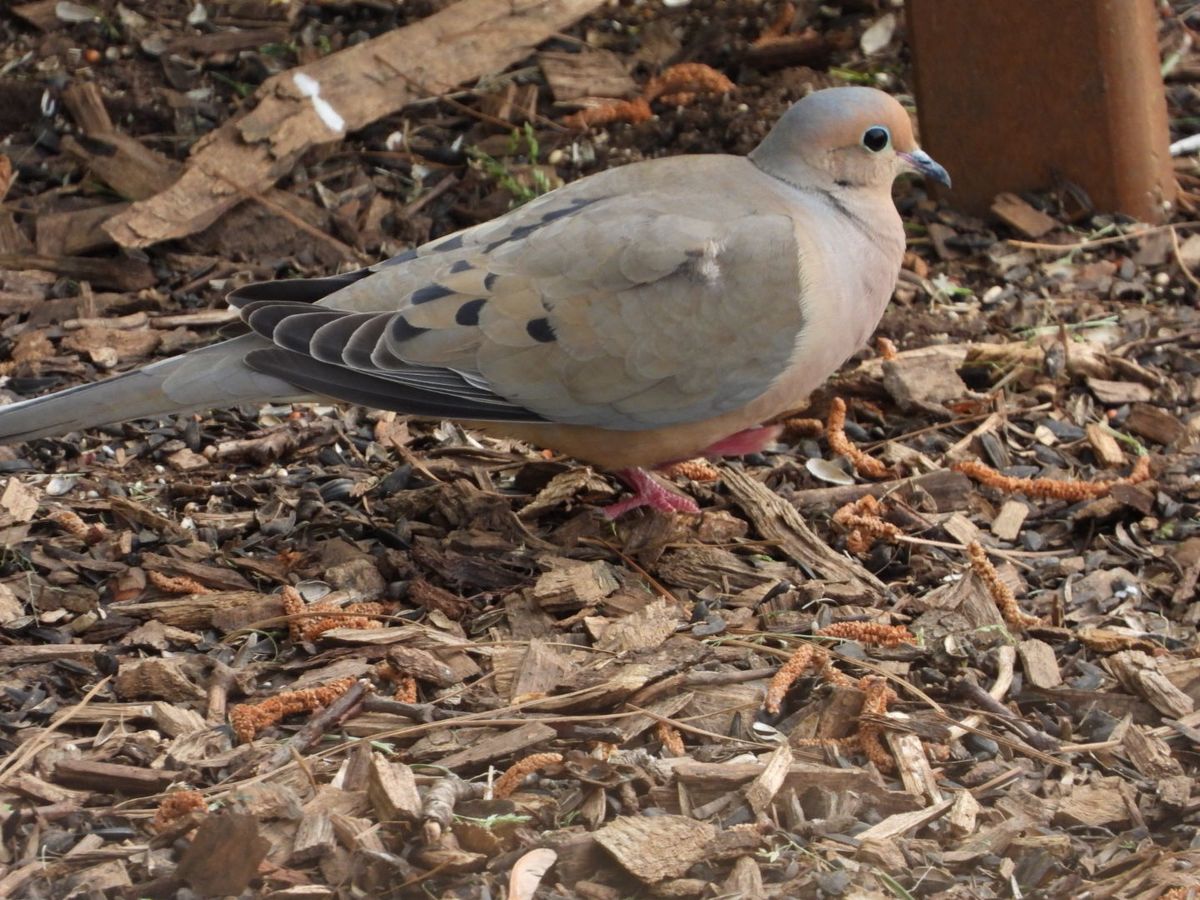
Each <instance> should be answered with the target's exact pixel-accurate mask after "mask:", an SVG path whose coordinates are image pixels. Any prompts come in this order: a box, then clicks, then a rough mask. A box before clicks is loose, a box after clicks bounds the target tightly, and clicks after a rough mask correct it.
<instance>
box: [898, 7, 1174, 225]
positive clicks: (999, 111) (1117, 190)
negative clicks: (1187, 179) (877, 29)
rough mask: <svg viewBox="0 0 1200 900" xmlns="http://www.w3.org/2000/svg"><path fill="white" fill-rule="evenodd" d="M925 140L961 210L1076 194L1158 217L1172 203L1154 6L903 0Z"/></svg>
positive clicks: (1101, 207)
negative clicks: (1050, 193) (1011, 196)
mask: <svg viewBox="0 0 1200 900" xmlns="http://www.w3.org/2000/svg"><path fill="white" fill-rule="evenodd" d="M907 12H908V30H909V42H910V45H911V47H912V50H913V54H914V56H915V60H916V91H917V112H918V115H919V118H920V123H921V143H922V145H923V146H924V147H925V149H927V150H928V151H929V152H930V153H931V154H932V155H933V157H934V158H935V159H936V160H938V162H940V163H942V164H943V165H944V166H945V167H946V168H947V169H948V170H949V171H950V174H951V175H952V176H953V178H954V190H953V191H951V192H950V193H949V194H948V195H947V199H948V201H949V202H950V204H951V205H952V206H955V207H957V208H959V209H962V210H964V211H966V212H971V213H975V214H983V213H984V212H986V211H987V209H988V208H989V207H990V205H991V203H992V199H993V198H994V197H995V195H996V194H998V193H1000V192H1001V191H1022V190H1039V189H1045V188H1048V187H1050V186H1051V185H1052V184H1053V183H1054V180H1055V177H1056V176H1060V177H1062V178H1065V179H1067V180H1069V181H1072V182H1074V183H1076V184H1078V185H1079V186H1081V187H1082V188H1083V189H1084V190H1085V191H1087V193H1088V195H1089V197H1090V198H1091V200H1092V203H1093V204H1094V205H1095V208H1096V210H1097V211H1100V212H1122V213H1125V214H1127V215H1129V216H1133V217H1134V218H1137V219H1141V220H1143V221H1148V222H1158V221H1162V219H1163V218H1164V217H1165V205H1166V204H1169V203H1170V202H1171V201H1172V200H1173V199H1174V196H1175V178H1174V174H1173V171H1172V168H1171V158H1170V154H1169V153H1168V149H1167V148H1168V143H1169V139H1170V138H1169V133H1168V128H1167V102H1166V95H1165V93H1164V91H1163V85H1162V78H1161V76H1160V74H1159V59H1158V43H1157V40H1156V34H1155V30H1156V25H1157V21H1158V15H1157V12H1156V10H1155V4H1154V0H907Z"/></svg>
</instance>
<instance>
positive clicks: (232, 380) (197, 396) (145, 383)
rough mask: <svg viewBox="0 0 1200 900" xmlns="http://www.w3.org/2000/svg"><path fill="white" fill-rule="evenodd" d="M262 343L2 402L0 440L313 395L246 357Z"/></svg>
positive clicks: (238, 344) (239, 341)
mask: <svg viewBox="0 0 1200 900" xmlns="http://www.w3.org/2000/svg"><path fill="white" fill-rule="evenodd" d="M262 345H263V342H262V341H260V340H259V339H257V338H255V337H253V336H246V337H239V338H234V339H233V340H229V341H223V342H221V343H219V344H214V345H213V346H211V347H204V348H202V349H200V350H193V351H192V352H191V353H186V354H184V355H183V356H178V357H175V358H174V359H167V360H163V361H162V362H157V363H153V364H151V365H149V366H146V367H145V368H142V369H135V370H134V371H132V372H125V373H124V374H122V375H117V376H115V377H114V378H109V379H107V380H105V381H97V382H95V383H93V384H82V385H79V386H78V387H73V388H68V389H67V390H65V391H59V392H58V393H55V394H48V395H47V396H45V397H34V398H33V399H31V400H22V401H19V402H17V403H11V404H9V405H7V406H0V444H18V443H21V442H22V441H28V440H32V439H33V438H40V437H53V436H57V435H63V434H67V433H69V432H72V431H79V430H80V429H83V428H93V427H95V426H97V425H112V424H114V423H117V422H126V421H130V420H132V419H152V418H155V417H158V416H166V415H174V414H177V413H186V412H195V411H197V410H205V409H217V408H221V407H228V406H236V405H238V404H239V403H250V402H263V401H267V400H279V401H281V402H286V401H289V400H302V399H308V398H307V397H305V396H302V395H303V392H302V391H298V390H297V389H296V388H295V387H294V386H293V385H290V384H288V383H287V382H286V381H283V380H282V379H279V378H275V377H272V376H270V375H263V374H261V373H259V372H255V371H254V370H253V369H251V368H249V367H248V366H247V365H246V364H245V363H244V362H243V361H242V360H243V358H244V357H245V354H246V352H247V351H248V350H250V349H253V348H254V347H258V346H262Z"/></svg>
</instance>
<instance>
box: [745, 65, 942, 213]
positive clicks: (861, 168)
mask: <svg viewBox="0 0 1200 900" xmlns="http://www.w3.org/2000/svg"><path fill="white" fill-rule="evenodd" d="M750 158H751V159H752V160H753V161H754V164H755V165H757V166H758V167H759V168H760V169H762V170H763V171H764V172H767V173H768V174H771V175H774V176H776V177H777V178H782V179H783V180H784V181H787V182H790V183H791V184H794V185H805V186H809V185H811V186H814V187H816V186H821V187H827V188H830V189H833V188H864V189H867V190H877V191H881V192H887V193H890V192H891V187H892V181H893V180H895V178H896V176H897V175H901V174H903V173H905V172H915V173H917V174H919V175H926V176H928V177H930V178H933V179H934V180H936V181H940V182H941V183H942V184H944V185H946V186H947V187H949V186H950V175H949V174H948V173H947V172H946V170H945V169H943V168H942V167H941V166H940V165H938V164H937V163H936V162H934V161H933V158H932V157H931V156H930V155H929V154H928V153H926V152H925V151H924V150H922V149H921V148H920V147H918V146H917V142H916V140H915V139H914V137H913V130H912V120H911V119H909V117H908V113H907V112H906V111H905V109H904V107H903V106H901V105H900V104H899V103H897V102H896V101H895V99H893V98H892V97H891V96H890V95H888V94H885V93H884V92H883V91H877V90H875V89H874V88H867V87H844V88H829V89H828V90H824V91H816V92H814V93H812V94H809V95H808V96H807V97H805V98H804V99H802V100H799V101H797V102H796V103H794V104H792V107H791V108H790V109H789V110H788V111H787V112H786V113H784V114H783V117H782V118H780V120H779V121H778V122H777V123H775V127H774V128H772V129H771V131H770V133H769V134H768V135H767V136H766V137H765V138H764V139H763V142H762V143H761V144H759V145H758V147H756V148H755V149H754V152H753V153H751V154H750Z"/></svg>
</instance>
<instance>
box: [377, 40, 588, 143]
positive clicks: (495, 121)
mask: <svg viewBox="0 0 1200 900" xmlns="http://www.w3.org/2000/svg"><path fill="white" fill-rule="evenodd" d="M375 59H376V60H378V61H379V63H380V64H382V65H384V66H387V67H388V68H389V69H391V70H392V72H393V73H394V74H395V75H397V76H399V77H400V78H402V79H403V80H404V81H405V83H407V84H408V86H409V87H410V88H413V89H415V90H416V91H417V92H418V93H421V94H424V95H425V99H426V100H430V101H434V102H437V103H446V104H448V105H450V106H453V107H454V108H455V109H457V110H458V111H459V112H461V113H463V114H464V115H468V116H471V117H473V118H475V119H478V120H479V121H480V122H487V123H488V124H489V125H496V126H498V127H500V128H503V129H505V130H506V131H512V130H513V129H515V128H516V125H515V124H514V123H512V122H510V121H508V120H507V119H501V118H499V117H497V116H491V115H488V114H487V113H485V112H482V111H480V110H478V109H472V108H471V107H470V106H467V104H465V103H459V102H458V101H457V100H455V99H454V96H453V95H454V94H457V95H458V96H460V97H467V96H471V95H474V94H475V93H476V92H475V91H452V92H446V93H441V94H439V93H437V92H436V91H431V90H430V89H429V88H427V87H426V86H425V85H424V84H422V83H421V82H419V81H417V80H416V79H415V78H413V77H412V76H411V75H409V74H408V73H407V72H404V71H401V70H400V69H398V68H396V66H395V64H394V63H393V62H392V61H391V60H389V59H384V58H383V57H382V56H379V55H376V57H375ZM533 116H534V118H535V119H536V120H537V121H538V122H540V123H542V124H543V125H546V126H548V127H550V128H553V129H554V130H555V131H561V132H565V131H567V130H568V129H566V128H564V127H563V126H562V125H560V124H558V123H557V122H555V121H554V120H553V119H548V118H546V117H545V116H543V115H542V114H541V113H539V112H537V111H536V110H535V111H534V114H533ZM532 161H533V160H531V162H532Z"/></svg>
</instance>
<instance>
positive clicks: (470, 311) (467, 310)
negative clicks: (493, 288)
mask: <svg viewBox="0 0 1200 900" xmlns="http://www.w3.org/2000/svg"><path fill="white" fill-rule="evenodd" d="M485 303H487V300H486V299H485V298H483V297H481V298H479V299H478V300H468V301H467V302H466V303H464V304H463V305H462V306H460V307H459V308H458V312H456V313H455V314H454V321H455V322H457V323H458V324H459V325H467V326H470V325H478V324H479V311H480V310H481V309H483V305H484V304H485Z"/></svg>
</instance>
